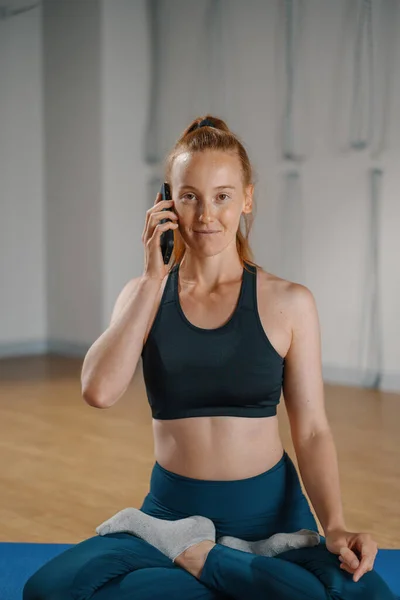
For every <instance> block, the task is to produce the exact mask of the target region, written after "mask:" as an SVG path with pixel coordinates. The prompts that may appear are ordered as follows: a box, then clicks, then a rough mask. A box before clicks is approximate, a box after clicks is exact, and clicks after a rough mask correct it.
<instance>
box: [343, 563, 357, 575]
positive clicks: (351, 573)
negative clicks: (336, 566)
mask: <svg viewBox="0 0 400 600" xmlns="http://www.w3.org/2000/svg"><path fill="white" fill-rule="evenodd" d="M340 568H341V570H342V571H346V573H350V575H353V574H354V569H352V568H351V567H348V566H347V565H346V563H342V564H341V565H340Z"/></svg>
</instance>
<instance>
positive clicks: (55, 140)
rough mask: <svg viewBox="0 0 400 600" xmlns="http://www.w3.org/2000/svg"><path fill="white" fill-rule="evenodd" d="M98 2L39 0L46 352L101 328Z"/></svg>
mask: <svg viewBox="0 0 400 600" xmlns="http://www.w3.org/2000/svg"><path fill="white" fill-rule="evenodd" d="M100 11H101V5H100V3H99V2H97V1H94V2H93V1H92V2H65V1H62V2H45V3H44V10H43V32H44V36H43V50H44V52H43V57H44V91H45V93H44V98H45V140H46V151H45V164H46V184H47V185H46V233H47V272H48V288H47V305H48V326H49V333H48V335H49V344H50V349H51V350H57V349H63V350H65V349H69V350H70V351H71V352H72V351H77V352H78V353H79V352H81V351H82V350H81V348H82V347H85V346H87V345H88V343H89V342H90V340H91V339H92V338H93V337H94V336H96V335H97V334H98V332H99V331H100V329H101V326H102V310H103V277H104V271H103V262H104V259H103V251H104V245H103V244H104V242H103V235H102V122H101V101H102V97H101V38H100V34H101V32H100V20H101V12H100Z"/></svg>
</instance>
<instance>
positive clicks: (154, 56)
mask: <svg viewBox="0 0 400 600" xmlns="http://www.w3.org/2000/svg"><path fill="white" fill-rule="evenodd" d="M161 1H162V0H148V1H147V4H146V8H147V20H148V28H149V38H150V40H151V44H150V48H151V57H150V100H149V112H148V119H147V127H146V131H145V136H144V144H145V149H144V160H145V162H146V163H147V164H148V165H153V164H155V165H158V163H159V162H160V161H161V160H162V156H161V154H160V144H159V140H158V136H159V132H160V127H159V124H160V123H159V117H160V114H159V101H160V82H161V65H162V62H161V52H162V44H163V38H162V36H163V28H162V19H161V6H160V4H161Z"/></svg>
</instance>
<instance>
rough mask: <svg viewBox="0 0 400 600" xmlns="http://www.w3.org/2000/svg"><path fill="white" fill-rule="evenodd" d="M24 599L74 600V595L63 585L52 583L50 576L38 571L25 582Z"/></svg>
mask: <svg viewBox="0 0 400 600" xmlns="http://www.w3.org/2000/svg"><path fill="white" fill-rule="evenodd" d="M22 600H73V595H72V593H71V591H70V590H65V589H62V586H59V585H51V579H50V577H43V575H42V573H41V572H40V571H38V572H36V573H34V574H33V575H32V576H31V577H30V578H29V579H28V580H27V581H26V582H25V585H24V587H23V590H22Z"/></svg>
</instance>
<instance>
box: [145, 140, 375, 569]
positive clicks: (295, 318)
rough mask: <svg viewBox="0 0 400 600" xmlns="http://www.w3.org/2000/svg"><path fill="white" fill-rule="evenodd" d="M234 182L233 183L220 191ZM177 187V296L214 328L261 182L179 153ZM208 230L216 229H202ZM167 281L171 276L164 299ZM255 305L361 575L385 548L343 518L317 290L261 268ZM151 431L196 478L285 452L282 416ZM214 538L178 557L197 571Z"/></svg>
mask: <svg viewBox="0 0 400 600" xmlns="http://www.w3.org/2000/svg"><path fill="white" fill-rule="evenodd" d="M228 185H229V186H233V189H231V188H228V187H221V188H220V189H217V187H218V186H228ZM171 190H172V198H173V200H174V211H175V213H176V215H177V219H176V222H177V223H178V224H179V232H180V234H181V236H182V238H183V241H184V243H185V246H186V252H185V256H184V258H183V261H182V263H181V265H180V270H179V301H180V304H181V307H182V309H183V312H184V314H185V316H186V318H187V319H188V320H189V321H190V322H191V323H193V324H194V325H196V326H197V327H201V328H204V329H215V328H217V327H220V326H221V325H223V324H224V323H225V322H226V321H227V320H228V319H229V318H230V316H231V314H232V312H233V310H234V308H235V306H236V303H237V298H238V294H239V288H240V282H241V277H242V266H241V264H240V260H239V256H238V253H237V248H236V231H237V230H238V227H239V223H240V216H241V214H242V213H244V214H246V213H249V212H251V211H252V208H253V193H254V186H253V185H251V184H250V185H248V186H247V187H243V182H242V179H241V168H240V161H239V159H238V157H237V156H236V155H235V154H231V153H227V152H220V151H207V152H201V153H195V154H189V153H184V154H181V155H179V156H178V157H177V159H176V160H175V161H174V165H173V169H172V173H171ZM206 229H208V230H214V231H218V233H216V234H213V235H199V234H197V233H195V232H196V231H198V230H206ZM165 283H166V279H165V280H164V282H163V285H162V287H161V289H160V299H161V295H162V292H163V289H164V286H165ZM257 302H258V310H259V314H260V319H261V322H262V325H263V328H264V330H265V333H266V334H267V335H268V338H269V340H270V342H271V343H272V345H273V346H274V348H275V350H276V351H277V353H278V354H279V355H280V356H281V357H284V358H285V375H284V383H283V394H284V401H285V406H286V410H287V413H288V417H289V421H290V428H291V435H292V440H293V445H294V448H295V452H296V456H297V461H298V465H299V470H300V473H301V477H302V480H303V482H304V486H305V488H306V491H307V494H308V496H309V498H310V500H311V503H312V505H313V507H314V508H315V511H316V513H317V516H318V518H319V521H320V523H321V525H322V527H323V529H324V534H325V537H326V544H327V548H328V550H330V551H331V552H334V553H335V554H338V555H339V560H340V561H341V562H342V565H341V568H343V569H344V570H346V571H347V572H349V573H352V574H354V580H355V581H357V580H358V579H359V578H360V577H361V576H362V575H363V574H364V573H365V572H366V571H368V570H371V569H372V567H373V563H374V560H375V556H376V553H377V550H378V547H377V544H376V542H375V541H374V540H372V538H371V536H370V535H369V534H367V533H361V534H358V533H353V532H349V531H347V529H346V526H345V523H344V517H343V509H342V501H341V496H340V487H339V471H338V464H337V456H336V448H335V444H334V441H333V436H332V434H331V430H330V426H329V423H328V420H327V416H326V412H325V403H324V389H323V378H322V365H321V344H320V326H319V319H318V312H317V307H316V304H315V300H314V297H313V294H312V293H311V291H310V290H309V289H308V288H306V287H305V286H303V285H300V284H297V283H292V282H289V281H286V280H284V279H281V278H279V277H277V276H275V275H273V274H271V273H267V272H265V271H263V270H259V272H258V277H257ZM158 304H159V303H156V306H155V307H154V314H153V316H152V318H151V319H150V322H149V326H148V330H147V333H146V337H145V340H144V341H146V339H147V335H148V333H149V331H150V329H151V326H152V323H153V320H154V317H155V315H156V312H157V309H158ZM153 433H154V441H155V457H156V460H157V461H158V462H159V464H161V465H162V466H163V467H164V468H166V469H168V470H171V471H173V472H175V473H178V474H181V475H184V476H188V477H193V478H198V479H216V480H223V479H226V480H229V479H242V478H247V477H252V476H254V475H257V474H259V473H262V472H264V471H266V470H268V469H270V468H271V467H272V466H274V465H275V464H276V463H277V462H278V461H279V459H280V458H281V457H282V454H283V451H284V450H283V446H282V442H281V439H280V435H279V428H278V420H277V417H276V416H274V417H268V418H259V419H246V418H240V417H200V418H196V419H177V420H165V421H162V420H155V419H153ZM214 545H215V544H214V543H213V542H211V541H206V542H202V543H200V544H196V545H195V546H193V547H191V548H189V549H188V550H186V551H185V552H183V553H182V554H181V555H180V556H179V557H178V558H177V559H176V560H175V562H176V564H178V565H179V566H181V567H182V568H184V569H186V570H188V571H189V572H190V573H192V575H194V576H195V577H198V578H199V577H200V575H201V571H202V568H203V566H204V563H205V560H206V558H207V555H208V553H209V551H210V550H211V549H212V547H213V546H214ZM351 548H353V549H354V550H355V551H356V552H357V553H358V555H359V558H360V559H361V560H359V559H358V558H357V554H356V553H355V552H353V551H352V549H351ZM353 561H356V562H355V563H354V564H353Z"/></svg>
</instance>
